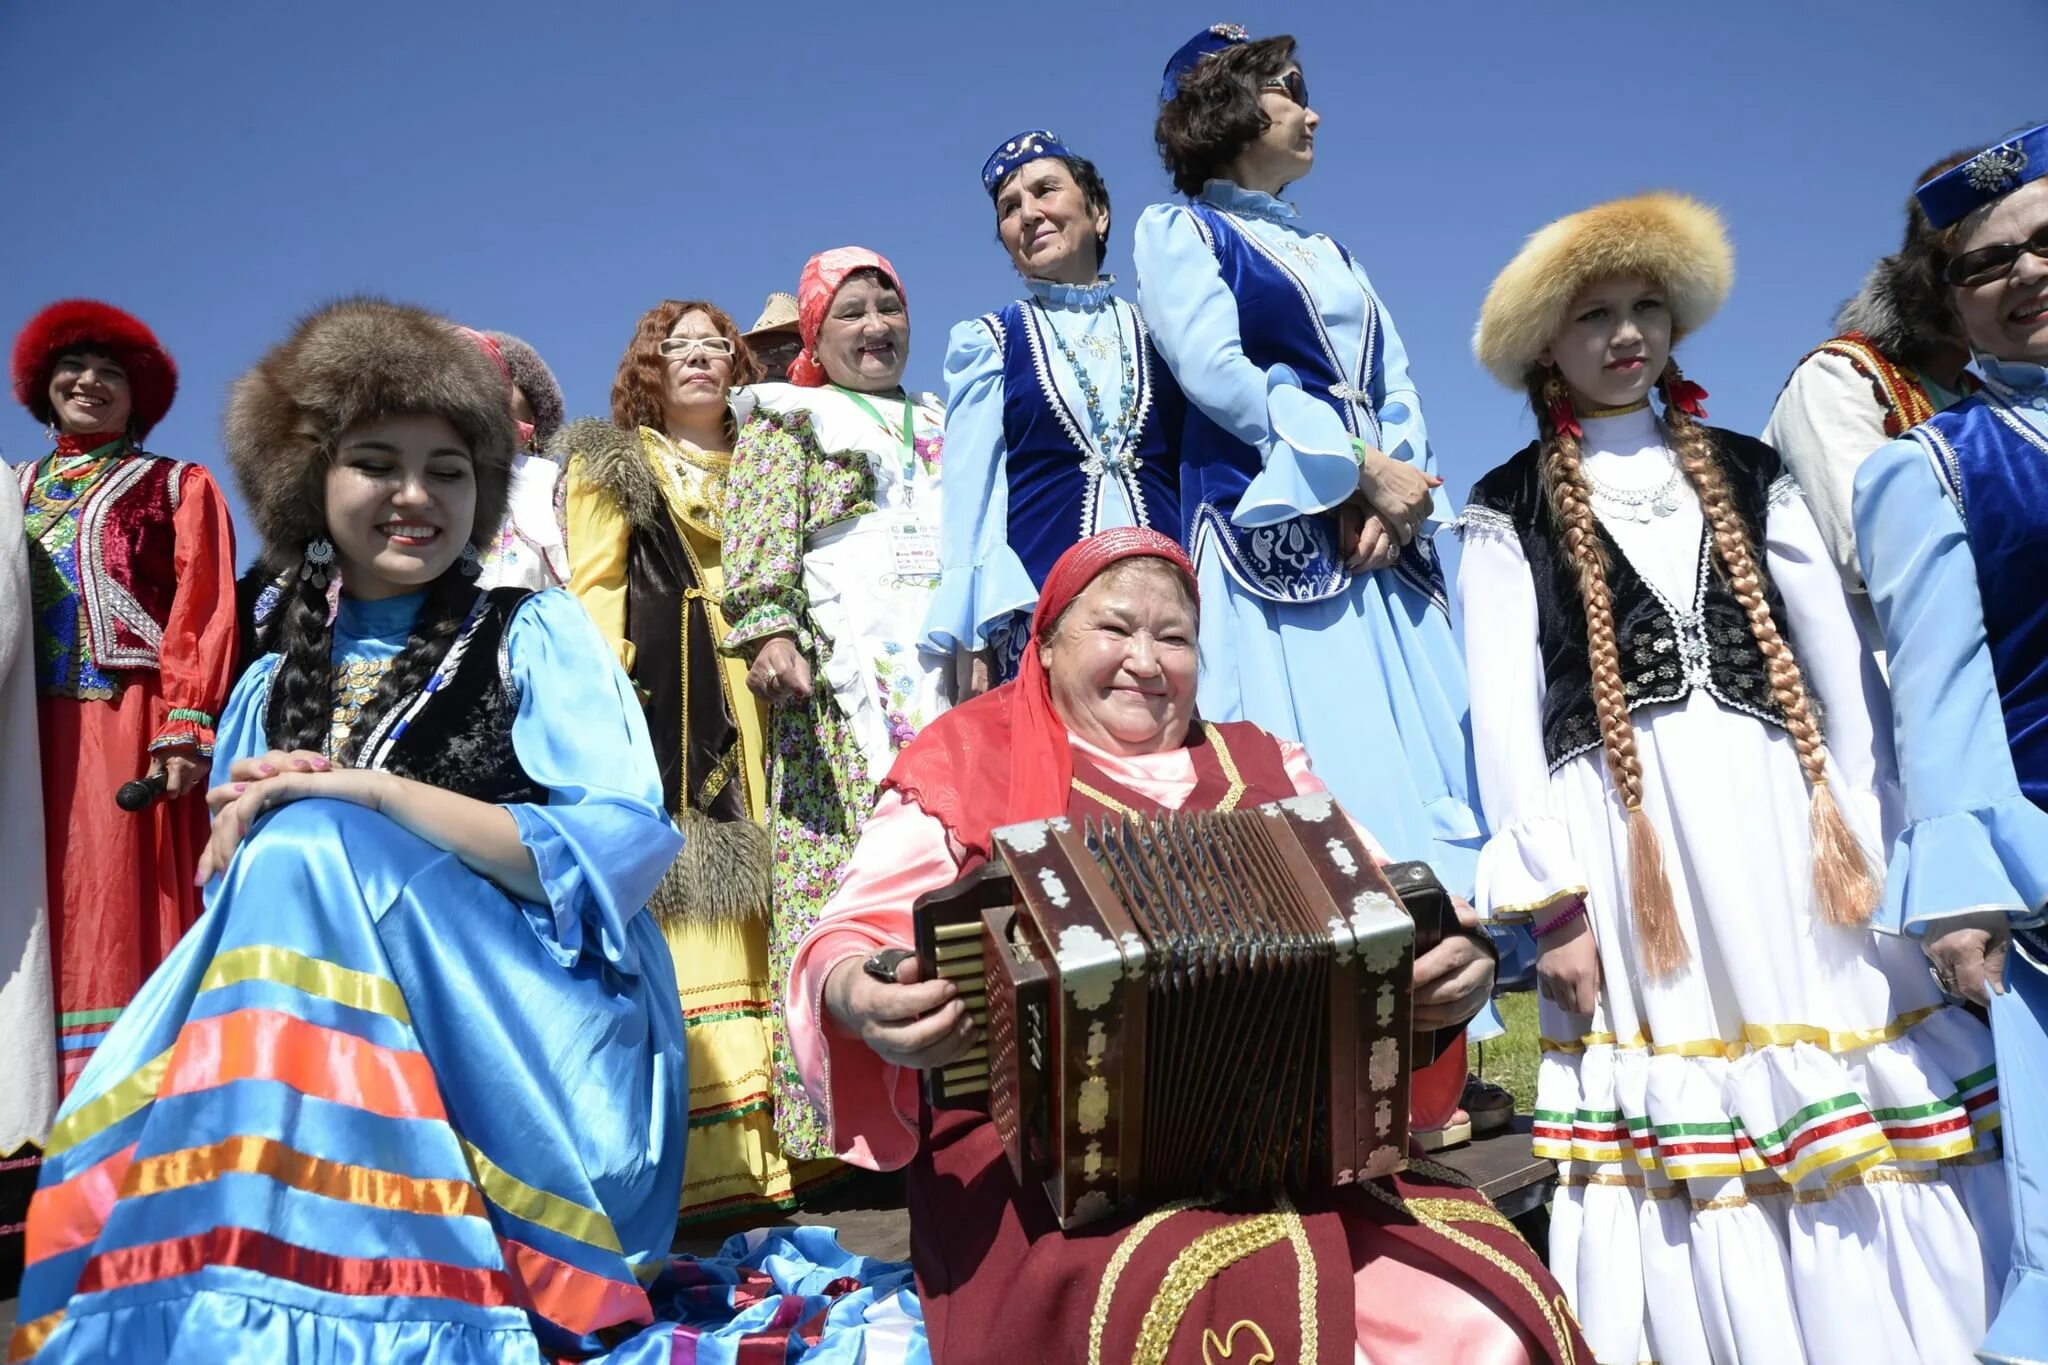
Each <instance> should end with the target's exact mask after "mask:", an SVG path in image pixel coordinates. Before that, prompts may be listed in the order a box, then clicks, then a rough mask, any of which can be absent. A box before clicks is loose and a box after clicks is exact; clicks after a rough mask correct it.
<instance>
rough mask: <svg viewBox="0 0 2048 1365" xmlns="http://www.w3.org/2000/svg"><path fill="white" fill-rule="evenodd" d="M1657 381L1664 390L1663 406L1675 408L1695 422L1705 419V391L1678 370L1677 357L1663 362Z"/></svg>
mask: <svg viewBox="0 0 2048 1365" xmlns="http://www.w3.org/2000/svg"><path fill="white" fill-rule="evenodd" d="M1657 383H1658V386H1659V387H1661V388H1662V389H1663V390H1664V406H1665V408H1667V409H1670V408H1676V409H1678V410H1679V411H1680V412H1682V413H1684V414H1685V415H1686V416H1687V417H1690V418H1692V419H1693V420H1694V421H1695V422H1704V421H1706V420H1707V401H1706V400H1707V391H1706V390H1705V389H1703V388H1701V387H1700V386H1699V385H1697V384H1695V383H1693V382H1692V381H1691V380H1690V379H1687V378H1686V377H1685V376H1684V375H1682V374H1680V373H1679V372H1678V359H1677V357H1675V356H1674V357H1673V358H1672V359H1671V360H1669V361H1667V362H1666V363H1665V366H1664V373H1663V374H1662V375H1659V376H1658V379H1657Z"/></svg>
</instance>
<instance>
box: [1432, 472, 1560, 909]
mask: <svg viewBox="0 0 2048 1365" xmlns="http://www.w3.org/2000/svg"><path fill="white" fill-rule="evenodd" d="M1459 525H1460V530H1461V533H1462V535H1463V538H1464V553H1463V554H1462V555H1461V556H1460V558H1459V561H1458V603H1459V607H1460V609H1461V610H1462V612H1463V614H1464V619H1465V631H1464V635H1465V672H1466V677H1467V679H1468V683H1469V686H1470V688H1471V696H1472V756H1473V762H1474V766H1475V767H1476V769H1477V771H1478V777H1479V796H1480V801H1481V804H1482V805H1483V807H1484V809H1485V812H1486V825H1487V828H1488V829H1490V830H1492V831H1493V834H1492V836H1491V837H1490V838H1488V839H1487V841H1486V843H1485V845H1484V846H1483V847H1482V848H1481V849H1480V850H1479V869H1478V873H1477V875H1476V878H1475V881H1474V887H1473V894H1472V902H1473V905H1474V906H1475V908H1477V909H1478V911H1479V915H1480V918H1481V919H1484V920H1486V921H1488V922H1491V923H1514V922H1518V921H1526V920H1531V919H1534V918H1536V917H1537V916H1538V915H1539V914H1540V913H1541V912H1543V911H1545V910H1548V909H1549V908H1551V907H1552V906H1554V905H1557V904H1559V903H1561V902H1563V901H1566V900H1569V899H1570V898H1572V897H1574V896H1583V895H1585V894H1586V878H1585V875H1584V874H1583V873H1582V872H1581V871H1580V869H1579V863H1578V858H1577V857H1576V856H1575V855H1574V854H1573V852H1572V847H1571V835H1570V833H1569V832H1568V831H1567V829H1566V828H1565V823H1564V819H1563V816H1562V815H1561V813H1560V812H1559V811H1558V809H1557V807H1556V801H1555V797H1554V795H1553V789H1552V784H1551V780H1550V768H1549V765H1548V763H1547V762H1546V761H1545V758H1544V750H1543V660H1542V655H1541V652H1540V650H1539V646H1538V643H1537V636H1536V585H1535V582H1534V580H1532V579H1531V577H1530V575H1529V561H1528V560H1527V559H1526V558H1524V557H1523V554H1522V543H1521V540H1520V538H1519V537H1517V536H1516V534H1515V531H1514V528H1513V527H1512V526H1511V525H1510V524H1509V523H1508V521H1507V519H1506V517H1504V516H1503V515H1502V514H1500V513H1498V512H1495V511H1492V510H1490V509H1488V508H1484V507H1468V508H1467V509H1466V510H1465V515H1464V516H1463V518H1461V519H1460V523H1459Z"/></svg>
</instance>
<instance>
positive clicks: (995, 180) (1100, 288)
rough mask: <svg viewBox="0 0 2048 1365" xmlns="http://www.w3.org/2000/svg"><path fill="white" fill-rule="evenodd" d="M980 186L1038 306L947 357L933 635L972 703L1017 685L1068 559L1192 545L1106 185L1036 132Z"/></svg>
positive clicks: (1154, 356)
mask: <svg viewBox="0 0 2048 1365" xmlns="http://www.w3.org/2000/svg"><path fill="white" fill-rule="evenodd" d="M981 183H982V188H984V189H985V190H987V191H988V195H989V198H990V199H991V200H992V201H993V202H994V207H995V218H996V237H997V239H998V240H999V241H1000V242H1001V243H1002V246H1003V250H1004V252H1005V253H1006V254H1007V255H1008V256H1009V258H1010V263H1011V265H1013V266H1014V267H1015V268H1016V270H1017V273H1018V274H1019V275H1021V276H1022V277H1023V279H1024V288H1025V291H1026V293H1025V297H1023V298H1021V299H1018V300H1017V301H1015V302H1014V303H1010V304H1006V305H1005V306H1003V307H1002V308H999V309H997V310H996V311H995V312H993V313H984V314H983V315H982V316H980V317H978V318H973V319H970V320H969V321H966V322H963V323H960V324H959V325H958V326H956V327H954V329H953V335H952V337H951V339H950V340H949V341H948V343H947V346H946V439H947V448H948V449H947V466H948V476H947V484H948V486H949V487H950V488H951V489H952V490H953V492H952V496H951V497H949V498H948V499H947V503H946V518H945V522H944V524H943V525H942V526H941V527H940V539H939V549H940V560H941V562H942V563H943V565H944V574H943V576H942V578H941V579H940V583H939V592H938V596H937V597H935V598H934V599H933V600H932V609H931V615H930V617H929V618H928V619H927V620H926V622H925V627H926V643H927V645H928V646H929V647H930V648H932V649H934V650H936V651H938V652H941V653H951V654H953V655H954V656H955V658H956V660H957V666H958V668H959V695H960V697H962V698H965V697H967V696H972V695H974V694H975V693H979V692H985V691H987V690H988V687H989V685H990V681H991V678H993V681H995V682H1002V681H1005V680H1007V679H1008V678H1010V677H1012V676H1013V675H1014V674H1015V673H1016V671H1017V661H1018V658H1019V656H1020V655H1021V654H1022V653H1023V650H1024V645H1025V642H1026V640H1027V639H1028V638H1029V633H1030V632H1029V624H1030V618H1031V608H1032V604H1033V603H1035V602H1036V601H1037V600H1038V585H1039V584H1040V583H1042V582H1044V581H1045V575H1046V571H1047V570H1049V569H1050V568H1051V567H1052V563H1053V561H1054V560H1055V559H1058V558H1059V556H1060V553H1061V552H1062V551H1064V550H1065V549H1066V548H1067V547H1068V546H1070V545H1072V544H1073V543H1074V542H1075V541H1076V540H1081V539H1085V538H1086V537H1088V536H1091V535H1093V534H1094V533H1095V532H1097V531H1100V530H1106V529H1108V528H1110V527H1115V526H1156V527H1158V528H1160V529H1162V530H1164V531H1166V532H1168V533H1169V534H1172V535H1176V536H1177V535H1179V534H1180V465H1179V458H1180V457H1179V452H1178V449H1177V442H1176V440H1175V437H1176V436H1177V434H1178V432H1179V429H1180V410H1181V399H1180V390H1179V389H1178V388H1177V387H1175V385H1174V382H1173V378H1172V376H1171V375H1169V374H1168V373H1167V370H1166V366H1165V364H1164V363H1163V362H1161V360H1160V359H1159V353H1158V352H1157V351H1156V350H1154V349H1153V346H1152V340H1151V335H1150V333H1149V332H1147V330H1146V328H1145V319H1144V318H1143V317H1142V316H1141V315H1140V314H1139V312H1138V310H1137V309H1136V308H1134V307H1132V306H1131V305H1130V304H1129V303H1127V302H1125V301H1124V300H1122V299H1119V298H1118V297H1117V296H1116V293H1115V289H1116V280H1115V279H1114V278H1113V277H1111V276H1108V275H1105V274H1103V273H1102V263H1103V253H1104V251H1105V250H1106V249H1107V244H1108V241H1109V222H1110V216H1109V188H1108V186H1106V185H1104V184H1103V181H1102V175H1101V173H1100V172H1099V171H1097V170H1096V169H1095V164H1094V163H1093V162H1091V161H1089V160H1088V159H1087V158H1086V157H1084V156H1081V155H1080V154H1079V153H1077V152H1075V151H1074V150H1072V149H1071V148H1070V147H1068V146H1067V144H1066V143H1065V142H1063V141H1061V139H1060V137H1059V135H1058V134H1057V133H1052V132H1048V131H1045V130H1043V129H1038V130H1034V131H1031V132H1023V133H1019V134H1017V135H1016V136H1015V137H1012V138H1010V139H1009V140H1008V141H1006V142H1004V143H1003V145H1002V146H1000V147H998V148H996V149H995V151H994V152H992V153H990V154H989V158H988V161H987V162H986V163H985V164H984V165H983V166H982V169H981Z"/></svg>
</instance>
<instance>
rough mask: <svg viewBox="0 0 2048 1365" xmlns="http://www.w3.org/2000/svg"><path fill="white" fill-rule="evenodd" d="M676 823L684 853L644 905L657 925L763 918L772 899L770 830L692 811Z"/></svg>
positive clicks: (679, 854) (748, 821) (665, 927)
mask: <svg viewBox="0 0 2048 1365" xmlns="http://www.w3.org/2000/svg"><path fill="white" fill-rule="evenodd" d="M676 824H677V825H678V827H679V828H681V830H682V832H683V851H682V852H681V853H678V854H677V855H676V860H675V861H674V862H673V863H670V864H669V868H668V871H667V872H665V873H663V874H662V878H661V885H660V886H658V887H656V888H655V889H654V895H653V897H652V898H650V899H649V901H648V902H647V906H648V909H650V910H652V911H653V912H654V918H655V919H656V920H657V921H658V922H659V923H660V924H661V927H662V928H663V929H664V930H669V929H678V928H681V927H683V926H684V925H686V924H746V923H749V922H752V921H755V920H766V919H767V918H768V910H769V905H770V903H771V901H772V898H773V891H772V882H771V880H770V877H769V867H770V862H769V852H768V831H767V830H765V829H763V828H761V826H759V825H757V824H755V823H753V822H752V821H751V820H713V819H711V818H710V817H709V816H706V815H703V814H701V813H699V812H697V811H694V810H688V811H684V812H683V814H682V817H681V818H680V819H679V820H677V822H676Z"/></svg>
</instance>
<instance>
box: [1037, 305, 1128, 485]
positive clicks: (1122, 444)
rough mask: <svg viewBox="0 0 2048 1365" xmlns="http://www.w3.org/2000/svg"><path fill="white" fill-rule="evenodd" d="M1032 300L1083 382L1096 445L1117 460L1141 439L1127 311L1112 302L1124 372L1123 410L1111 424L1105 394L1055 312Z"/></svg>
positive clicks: (1106, 456)
mask: <svg viewBox="0 0 2048 1365" xmlns="http://www.w3.org/2000/svg"><path fill="white" fill-rule="evenodd" d="M1032 304H1033V306H1034V307H1036V308H1037V309H1038V312H1039V316H1041V317H1043V318H1044V319H1045V330H1046V331H1047V332H1049V333H1051V334H1052V340H1053V344H1054V345H1055V346H1057V347H1059V350H1060V357H1061V358H1062V359H1063V360H1065V361H1066V362H1067V368H1068V369H1070V370H1072V371H1073V374H1074V382H1075V383H1077V384H1078V385H1080V388H1081V397H1082V399H1083V400H1084V401H1085V402H1086V403H1087V405H1088V425H1089V426H1090V427H1091V428H1092V429H1093V430H1092V432H1091V434H1092V435H1093V436H1094V437H1095V448H1096V449H1097V450H1099V451H1100V452H1101V453H1102V458H1103V460H1104V461H1105V462H1106V463H1110V464H1114V463H1116V461H1117V459H1118V457H1119V456H1121V455H1122V454H1123V452H1124V451H1125V450H1127V449H1129V448H1130V447H1131V446H1133V445H1135V444H1136V443H1137V439H1138V433H1137V431H1136V430H1135V429H1134V428H1135V426H1136V419H1137V416H1138V362H1137V357H1136V355H1135V354H1134V353H1133V351H1132V348H1131V346H1130V344H1129V343H1128V342H1126V341H1125V340H1124V315H1123V314H1122V313H1121V312H1118V311H1116V304H1115V303H1114V302H1112V303H1111V304H1110V309H1111V312H1112V314H1113V316H1114V317H1115V318H1116V353H1117V360H1118V362H1119V363H1118V368H1119V369H1120V370H1121V371H1122V372H1123V411H1122V412H1121V413H1120V414H1119V415H1118V418H1117V422H1116V425H1115V426H1114V427H1112V426H1111V425H1110V423H1109V420H1108V419H1107V418H1105V417H1104V416H1103V415H1102V395H1101V394H1100V393H1099V392H1098V391H1097V390H1096V387H1095V381H1094V380H1093V379H1091V378H1089V376H1088V371H1087V370H1086V369H1085V368H1084V367H1083V366H1082V364H1081V358H1080V357H1079V356H1077V355H1075V354H1074V348H1073V347H1072V346H1070V345H1069V344H1068V343H1067V339H1066V338H1065V337H1063V336H1061V335H1060V330H1059V328H1057V327H1055V326H1053V321H1052V314H1051V313H1050V312H1049V311H1047V309H1046V306H1045V305H1044V304H1043V303H1040V302H1039V301H1038V300H1036V299H1033V300H1032Z"/></svg>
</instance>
